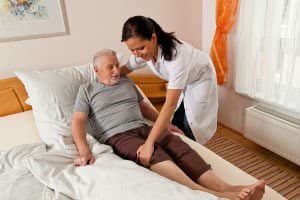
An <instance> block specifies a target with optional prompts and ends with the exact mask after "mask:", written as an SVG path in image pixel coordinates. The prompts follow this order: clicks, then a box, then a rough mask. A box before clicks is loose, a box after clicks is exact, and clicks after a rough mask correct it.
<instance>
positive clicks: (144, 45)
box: [125, 33, 158, 61]
mask: <svg viewBox="0 0 300 200" xmlns="http://www.w3.org/2000/svg"><path fill="white" fill-rule="evenodd" d="M125 43H126V45H127V47H128V49H129V50H130V51H131V52H132V53H133V54H134V55H135V56H137V57H141V58H143V59H144V60H146V61H149V60H152V59H156V57H157V50H158V46H157V37H156V34H155V33H153V34H152V37H151V39H150V40H148V39H143V38H141V37H131V38H129V39H128V40H127V41H125Z"/></svg>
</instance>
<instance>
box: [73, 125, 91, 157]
mask: <svg viewBox="0 0 300 200" xmlns="http://www.w3.org/2000/svg"><path fill="white" fill-rule="evenodd" d="M72 134H73V138H74V142H75V144H76V147H77V150H78V152H79V153H80V154H82V153H84V152H87V151H89V150H90V149H89V145H88V143H87V141H86V131H85V123H84V122H83V121H76V122H73V123H72Z"/></svg>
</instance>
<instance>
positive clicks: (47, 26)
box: [0, 0, 69, 42]
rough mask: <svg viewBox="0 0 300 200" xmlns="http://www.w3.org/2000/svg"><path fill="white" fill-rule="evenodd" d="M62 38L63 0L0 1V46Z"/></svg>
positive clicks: (66, 29)
mask: <svg viewBox="0 0 300 200" xmlns="http://www.w3.org/2000/svg"><path fill="white" fill-rule="evenodd" d="M66 34H69V27H68V23H67V15H66V8H65V4H64V0H0V42H8V41H17V40H26V39H34V38H43V37H52V36H59V35H66Z"/></svg>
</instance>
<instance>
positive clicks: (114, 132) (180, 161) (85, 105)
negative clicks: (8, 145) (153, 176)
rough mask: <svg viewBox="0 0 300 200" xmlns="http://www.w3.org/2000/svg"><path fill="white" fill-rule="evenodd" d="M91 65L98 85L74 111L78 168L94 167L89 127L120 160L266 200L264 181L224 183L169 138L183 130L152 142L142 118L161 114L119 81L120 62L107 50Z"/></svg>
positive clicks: (224, 192)
mask: <svg viewBox="0 0 300 200" xmlns="http://www.w3.org/2000/svg"><path fill="white" fill-rule="evenodd" d="M93 63H94V70H95V72H96V75H97V81H95V82H93V83H89V84H85V85H82V86H81V87H80V89H79V92H78V95H77V99H76V103H75V106H74V115H73V120H72V132H73V138H74V141H75V144H76V146H77V149H78V152H79V157H78V158H77V159H76V160H75V161H74V162H75V165H77V166H84V165H88V164H93V163H94V162H95V159H94V157H93V155H92V153H91V151H90V149H89V146H88V144H87V141H86V124H88V126H89V127H90V128H91V131H89V132H90V133H91V134H92V136H93V137H94V138H95V139H97V140H98V141H99V142H101V143H103V144H107V145H110V146H112V148H113V149H114V152H115V153H116V154H118V155H119V156H121V157H122V158H124V159H128V160H132V161H134V162H136V163H137V164H140V165H142V166H144V167H149V168H150V170H152V171H154V172H157V173H158V174H160V175H162V176H165V177H167V178H169V179H172V180H174V181H177V182H179V183H181V184H184V185H186V186H188V187H190V188H192V189H195V190H201V191H207V192H210V193H212V194H214V195H216V196H219V197H225V198H229V199H249V200H259V199H261V198H262V196H263V193H264V187H265V183H264V181H258V182H257V183H255V184H253V185H247V186H238V185H230V184H228V183H225V182H224V181H223V180H221V179H220V178H218V177H217V176H216V175H215V174H214V173H213V171H212V170H211V168H210V165H208V164H207V163H206V162H205V161H204V160H203V159H202V158H201V157H200V156H199V155H198V154H197V153H196V152H195V151H194V150H193V149H191V148H190V147H189V146H188V145H187V144H186V143H184V142H183V141H182V140H181V139H180V137H178V136H176V135H174V134H172V133H170V131H172V130H173V131H174V130H175V131H180V130H178V128H176V127H174V126H172V125H169V130H165V131H163V135H160V136H158V137H157V138H155V137H153V136H152V137H151V135H149V133H150V130H151V128H152V127H149V126H147V123H146V121H145V120H144V118H147V119H149V120H152V121H155V120H156V119H157V116H158V113H157V112H156V111H155V110H154V109H153V108H152V107H151V106H149V105H148V104H147V103H146V102H145V101H144V100H143V96H142V95H141V94H140V93H139V91H138V89H137V88H136V87H135V85H134V83H133V82H132V81H131V80H130V79H128V78H127V77H120V67H119V62H118V59H117V57H116V53H115V52H114V51H112V50H109V49H106V50H102V51H100V52H98V53H97V54H96V55H95V56H94V59H93ZM153 138H154V139H153ZM144 145H150V146H151V147H152V149H153V151H152V152H150V155H151V159H150V160H147V159H145V158H146V157H147V156H146V155H143V154H142V153H141V149H142V148H143V146H144ZM203 186H204V187H203Z"/></svg>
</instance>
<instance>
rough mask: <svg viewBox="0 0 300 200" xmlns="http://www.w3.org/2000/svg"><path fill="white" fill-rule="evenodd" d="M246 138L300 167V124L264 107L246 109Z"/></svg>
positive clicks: (257, 106)
mask: <svg viewBox="0 0 300 200" xmlns="http://www.w3.org/2000/svg"><path fill="white" fill-rule="evenodd" d="M245 137H246V138H248V139H250V140H252V141H253V142H255V143H257V144H259V145H261V146H263V147H265V148H267V149H269V150H270V151H272V152H274V153H277V154H279V155H280V156H282V157H284V158H286V159H288V160H290V161H292V162H294V163H296V164H297V165H300V122H299V120H298V119H295V118H292V117H288V116H286V115H284V114H281V113H278V112H275V111H272V110H271V109H269V108H266V107H264V106H262V105H256V106H252V107H249V108H246V123H245Z"/></svg>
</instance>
